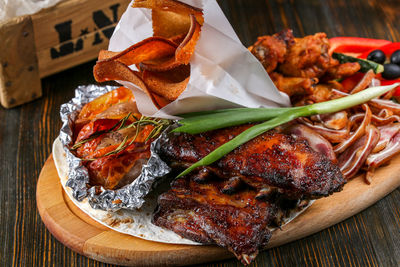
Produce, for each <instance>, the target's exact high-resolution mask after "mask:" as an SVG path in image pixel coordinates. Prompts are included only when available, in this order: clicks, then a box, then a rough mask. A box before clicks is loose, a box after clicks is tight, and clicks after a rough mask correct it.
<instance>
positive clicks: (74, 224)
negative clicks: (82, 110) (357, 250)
mask: <svg viewBox="0 0 400 267" xmlns="http://www.w3.org/2000/svg"><path fill="white" fill-rule="evenodd" d="M398 186H400V157H397V158H395V159H394V160H392V162H391V163H390V164H389V165H387V166H385V167H383V168H380V169H378V171H377V172H376V174H375V176H374V179H373V182H372V184H371V185H367V184H366V183H365V182H364V179H363V177H361V176H360V177H356V178H354V179H353V180H351V181H350V182H349V183H347V184H346V185H345V187H344V189H343V191H341V192H339V193H335V194H334V195H332V196H330V197H328V198H323V199H319V200H317V201H315V203H314V204H313V205H312V206H311V207H310V208H309V209H307V210H306V211H305V212H304V213H302V214H301V215H300V216H298V217H297V218H296V219H294V220H293V221H292V222H290V223H289V224H287V225H285V226H283V227H282V231H280V230H277V231H276V232H274V234H273V236H272V239H271V241H270V242H269V245H268V248H271V247H276V246H280V245H282V244H285V243H288V242H291V241H294V240H297V239H300V238H303V237H306V236H308V235H311V234H313V233H316V232H319V231H321V230H322V229H325V228H327V227H329V226H331V225H334V224H336V223H338V222H340V221H342V220H344V219H346V218H348V217H350V216H352V215H354V214H356V213H358V212H360V211H362V210H363V209H365V208H367V207H369V206H370V205H372V204H373V203H375V202H376V201H378V200H379V199H381V198H383V197H384V196H385V195H387V194H388V193H390V192H392V191H393V190H394V189H396V188H397V187H398ZM36 200H37V206H38V209H39V213H40V216H41V217H42V220H43V222H44V224H45V225H46V227H47V229H48V230H49V231H50V232H51V233H52V234H53V235H54V236H55V237H56V238H57V239H58V240H59V241H60V242H61V243H63V244H64V245H66V246H67V247H69V248H70V249H72V250H74V251H76V252H78V253H79V254H82V255H85V256H87V257H89V258H92V259H95V260H98V261H102V262H107V263H113V264H120V265H129V266H160V265H189V264H198V263H204V262H210V261H217V260H221V259H227V258H230V257H233V255H232V254H231V253H229V252H228V251H227V250H225V249H222V248H219V247H216V246H191V245H171V244H164V243H158V242H152V241H147V240H143V239H140V238H136V237H132V236H129V235H125V234H121V233H118V232H115V231H113V230H111V229H109V228H107V227H105V226H103V225H101V224H99V223H97V222H96V221H94V220H93V219H91V218H90V217H89V216H88V215H86V214H85V213H83V212H82V211H81V210H80V209H79V208H78V207H76V206H75V205H74V204H73V203H72V201H71V200H70V199H69V198H68V196H67V195H66V194H65V192H64V190H63V188H62V186H61V183H60V179H59V177H58V174H57V170H56V167H55V165H54V161H53V157H52V156H50V157H49V158H48V159H47V161H46V162H45V164H44V166H43V169H42V171H41V173H40V176H39V180H38V183H37V191H36Z"/></svg>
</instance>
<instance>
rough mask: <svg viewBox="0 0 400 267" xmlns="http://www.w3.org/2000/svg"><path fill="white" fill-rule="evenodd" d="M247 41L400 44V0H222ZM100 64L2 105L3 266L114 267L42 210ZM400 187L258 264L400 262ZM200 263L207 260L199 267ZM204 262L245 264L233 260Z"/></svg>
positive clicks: (84, 67) (0, 230)
mask: <svg viewBox="0 0 400 267" xmlns="http://www.w3.org/2000/svg"><path fill="white" fill-rule="evenodd" d="M218 2H219V3H220V5H221V7H222V9H223V11H224V12H225V14H226V15H227V17H228V19H229V21H230V22H231V23H232V25H233V27H234V28H235V30H236V32H237V33H238V35H239V37H240V38H241V40H242V41H243V43H244V44H245V45H250V44H251V43H252V42H253V41H254V40H255V39H256V37H257V36H258V35H262V34H272V33H274V32H276V31H279V30H281V29H283V28H285V27H290V28H293V29H294V32H295V34H296V35H297V36H301V35H303V34H312V33H314V32H317V31H324V32H327V33H328V35H329V36H340V35H348V36H350V35H352V36H362V37H376V38H386V39H389V40H394V41H400V35H399V34H400V29H399V26H398V25H400V16H399V15H398V12H399V10H400V2H399V1H395V0H380V1H378V0H370V1H364V0H356V1H350V0H348V1H345V0H328V1H325V0H311V1H309V0H296V1H294V0H292V1H289V0H287V1H284V0H270V1H268V0H263V1H243V0H224V1H222V0H221V1H218ZM93 64H94V63H93V62H91V63H88V64H84V65H81V66H79V67H76V68H74V69H70V70H67V71H64V72H62V73H59V74H57V75H53V76H51V77H48V78H46V79H44V80H43V81H42V86H43V92H44V97H43V98H41V99H39V100H36V101H34V102H32V103H29V104H27V105H25V106H22V107H18V108H15V109H11V110H5V109H3V108H0V125H1V127H0V169H1V174H0V180H1V189H0V244H1V246H0V266H102V267H103V266H107V267H110V266H113V265H110V264H102V263H100V262H97V261H94V260H90V259H88V258H86V257H84V256H81V255H79V254H77V253H75V252H73V251H71V250H70V249H69V248H67V247H65V246H64V245H62V244H61V243H60V242H58V241H57V240H56V239H55V238H54V237H53V236H52V235H51V234H50V233H49V232H48V231H47V230H46V228H45V226H44V225H43V223H42V221H41V219H40V216H39V214H38V211H37V209H36V201H35V193H36V182H37V178H38V177H39V172H40V170H41V168H42V166H43V164H44V162H45V160H46V159H47V157H48V156H49V155H50V153H51V143H52V141H53V140H54V138H56V136H57V133H58V128H59V127H60V126H61V123H60V120H59V115H58V112H59V107H60V105H61V104H62V103H64V102H66V101H67V100H68V99H70V98H71V97H72V96H73V94H74V92H73V89H74V88H75V87H76V86H78V85H81V84H90V83H94V80H93V78H92V67H93ZM399 265H400V190H399V189H396V190H395V191H394V192H393V193H391V194H390V195H388V196H387V197H385V198H384V199H382V200H381V201H379V202H378V203H376V204H375V205H373V206H372V207H370V208H368V209H367V210H365V211H363V212H361V213H359V214H357V215H355V216H353V217H351V218H349V219H347V220H345V221H344V222H342V223H339V224H337V225H334V226H332V227H330V228H328V229H326V230H324V231H322V232H320V233H317V234H314V235H312V236H309V237H307V238H304V239H301V240H299V241H296V242H293V243H289V244H287V245H284V246H280V247H277V248H273V249H270V250H267V251H265V252H262V253H260V255H259V256H258V257H257V259H256V260H255V262H254V264H253V265H252V266H399ZM199 266H200V265H199ZM201 266H208V267H211V266H212V267H214V266H223V267H228V266H240V264H239V263H237V261H236V260H234V259H231V260H225V261H220V262H215V263H209V264H206V265H201Z"/></svg>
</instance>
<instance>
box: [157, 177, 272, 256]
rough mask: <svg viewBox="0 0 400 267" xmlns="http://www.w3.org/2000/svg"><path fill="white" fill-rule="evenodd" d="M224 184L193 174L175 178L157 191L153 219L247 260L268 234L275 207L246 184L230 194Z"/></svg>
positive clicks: (177, 231) (264, 242)
mask: <svg viewBox="0 0 400 267" xmlns="http://www.w3.org/2000/svg"><path fill="white" fill-rule="evenodd" d="M223 187H224V181H221V180H220V179H213V180H212V181H209V182H208V183H207V184H200V183H197V182H195V181H194V179H193V177H185V178H180V179H177V180H176V181H174V182H173V183H172V188H171V190H169V191H168V192H166V193H164V194H162V195H160V197H159V199H158V207H157V209H156V211H155V213H154V216H153V223H154V224H155V225H158V226H161V227H164V228H167V229H170V230H172V231H174V232H175V233H177V234H179V235H180V236H182V237H185V238H188V239H191V240H193V241H196V242H200V243H205V244H210V243H216V244H218V245H220V246H222V247H226V248H227V249H228V250H230V251H231V252H232V253H234V254H235V255H236V257H238V258H239V259H240V260H242V262H243V263H245V264H248V263H249V262H250V261H251V260H252V259H254V258H255V256H256V255H257V253H258V250H259V248H260V247H262V246H264V245H265V244H267V242H268V241H269V239H270V237H271V232H270V231H269V229H268V225H269V224H271V223H272V222H273V221H274V219H275V217H274V216H275V215H276V207H275V205H274V204H269V203H267V202H265V201H260V200H258V199H256V198H255V196H256V194H257V192H256V190H254V189H252V188H250V187H248V186H247V187H246V186H244V187H242V188H241V190H240V191H238V192H236V193H235V194H233V195H228V194H223V193H222V192H221V191H222V189H223Z"/></svg>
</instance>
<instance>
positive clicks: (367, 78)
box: [350, 70, 375, 94]
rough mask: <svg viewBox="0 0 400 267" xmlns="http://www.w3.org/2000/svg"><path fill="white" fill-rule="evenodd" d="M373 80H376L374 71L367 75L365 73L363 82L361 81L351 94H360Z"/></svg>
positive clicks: (368, 72)
mask: <svg viewBox="0 0 400 267" xmlns="http://www.w3.org/2000/svg"><path fill="white" fill-rule="evenodd" d="M373 78H375V73H374V71H373V70H369V71H367V73H365V75H364V77H363V78H362V79H361V81H359V82H358V84H357V85H356V86H354V88H353V90H351V92H350V94H355V93H358V92H360V91H362V90H364V89H365V88H367V87H368V86H369V85H370V84H371V82H372V79H373Z"/></svg>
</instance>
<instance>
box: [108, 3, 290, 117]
mask: <svg viewBox="0 0 400 267" xmlns="http://www.w3.org/2000/svg"><path fill="white" fill-rule="evenodd" d="M182 2H185V3H187V4H189V5H192V6H195V7H200V8H203V12H204V24H203V26H202V28H201V34H200V39H199V40H198V42H197V45H196V49H195V53H194V55H193V57H192V59H191V62H190V66H191V75H190V79H189V83H188V86H187V88H186V90H185V91H184V92H183V93H182V94H181V95H180V96H179V97H178V99H176V100H175V101H173V102H171V103H170V104H168V105H167V106H165V107H164V108H162V109H160V110H158V109H157V108H156V107H155V106H154V104H153V103H152V101H151V99H150V98H149V97H148V96H147V95H146V94H145V93H144V92H142V91H141V90H140V89H139V88H138V87H136V86H134V85H133V84H131V83H127V82H120V83H121V84H123V85H124V86H127V87H128V88H131V89H132V90H133V91H134V94H135V97H136V99H137V103H138V108H139V111H140V112H141V113H142V114H144V115H146V116H153V117H162V118H171V119H172V118H176V117H175V116H173V115H176V114H183V113H187V112H195V111H203V110H215V109H222V108H232V107H251V108H256V107H277V106H289V105H290V100H289V98H288V96H287V95H286V94H284V93H282V92H279V90H278V89H277V88H276V87H275V85H274V84H273V82H272V81H271V79H270V78H269V76H268V74H267V72H266V71H265V70H264V68H263V66H262V65H261V63H260V62H259V61H258V60H257V59H256V58H255V57H254V56H253V55H252V54H251V53H250V52H249V51H248V49H247V48H246V47H244V46H243V45H242V43H241V42H240V40H239V38H238V37H237V35H236V34H235V31H234V30H233V28H232V26H231V25H230V24H229V22H228V20H227V19H226V17H225V15H224V13H223V12H222V10H221V9H220V7H219V6H218V4H217V2H216V1H215V0H186V1H182ZM152 35H153V30H152V22H151V11H150V10H148V9H143V8H132V7H131V6H129V7H128V9H127V10H126V11H125V13H124V14H123V15H122V17H121V20H120V21H119V23H118V26H117V27H116V29H115V31H114V34H113V36H112V37H111V40H110V45H109V50H111V51H122V50H124V49H126V48H128V47H129V46H131V45H133V44H135V43H138V42H139V41H142V40H143V39H146V38H148V37H151V36H152ZM131 68H132V69H136V68H135V66H131Z"/></svg>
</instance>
